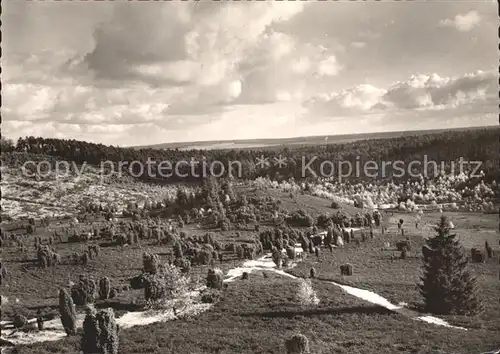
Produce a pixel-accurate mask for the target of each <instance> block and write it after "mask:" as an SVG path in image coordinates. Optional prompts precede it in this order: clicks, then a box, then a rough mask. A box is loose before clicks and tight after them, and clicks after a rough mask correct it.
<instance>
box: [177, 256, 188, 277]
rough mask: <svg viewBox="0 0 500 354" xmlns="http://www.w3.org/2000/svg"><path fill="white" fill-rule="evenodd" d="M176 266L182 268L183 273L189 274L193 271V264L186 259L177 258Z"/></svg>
mask: <svg viewBox="0 0 500 354" xmlns="http://www.w3.org/2000/svg"><path fill="white" fill-rule="evenodd" d="M174 265H175V266H176V267H178V268H180V270H181V272H182V273H189V271H190V270H191V262H190V261H189V259H187V258H186V257H183V258H176V259H175V260H174Z"/></svg>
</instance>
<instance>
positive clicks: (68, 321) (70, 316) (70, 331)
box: [59, 289, 76, 336]
mask: <svg viewBox="0 0 500 354" xmlns="http://www.w3.org/2000/svg"><path fill="white" fill-rule="evenodd" d="M59 314H60V316H61V323H62V325H63V328H64V331H65V332H66V334H67V335H68V336H72V335H75V334H76V309H75V304H74V303H73V300H72V298H71V296H69V294H68V292H67V291H66V289H61V290H59Z"/></svg>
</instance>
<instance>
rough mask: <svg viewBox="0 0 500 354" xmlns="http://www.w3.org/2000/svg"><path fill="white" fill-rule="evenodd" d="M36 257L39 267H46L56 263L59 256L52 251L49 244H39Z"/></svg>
mask: <svg viewBox="0 0 500 354" xmlns="http://www.w3.org/2000/svg"><path fill="white" fill-rule="evenodd" d="M37 258H38V264H39V265H40V267H42V268H47V267H50V266H53V265H55V264H57V263H58V261H59V260H60V259H61V256H59V255H58V254H57V253H55V252H53V251H52V250H51V249H50V248H49V246H40V247H39V248H38V251H37Z"/></svg>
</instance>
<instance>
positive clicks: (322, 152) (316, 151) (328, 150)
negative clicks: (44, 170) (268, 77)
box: [1, 128, 500, 182]
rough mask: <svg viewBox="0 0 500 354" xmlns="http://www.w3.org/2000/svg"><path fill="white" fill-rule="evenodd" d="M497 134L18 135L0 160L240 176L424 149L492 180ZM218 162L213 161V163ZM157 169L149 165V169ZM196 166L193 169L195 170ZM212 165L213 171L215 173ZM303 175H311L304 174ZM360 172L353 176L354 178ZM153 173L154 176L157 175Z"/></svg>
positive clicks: (402, 156)
mask: <svg viewBox="0 0 500 354" xmlns="http://www.w3.org/2000/svg"><path fill="white" fill-rule="evenodd" d="M499 136H500V128H484V129H477V130H470V131H452V130H450V131H448V132H441V133H430V134H419V135H414V136H403V137H397V138H388V139H367V140H359V141H354V142H349V143H337V144H324V145H309V146H297V147H272V148H251V149H233V150H197V149H193V150H178V149H153V148H143V149H137V148H121V147H115V146H106V145H103V144H94V143H89V142H85V141H77V140H67V139H46V138H41V137H33V136H30V137H25V138H19V139H18V140H17V142H16V143H14V142H12V141H9V140H6V139H3V138H2V146H1V148H2V163H4V164H8V165H12V164H14V165H19V166H20V164H22V163H23V161H26V160H29V159H30V158H29V156H33V155H37V156H38V158H39V157H40V155H45V156H46V157H49V158H50V159H51V160H53V161H55V160H65V161H74V162H75V163H76V164H82V163H84V162H86V163H87V164H88V165H99V164H100V163H101V162H103V161H112V162H114V163H116V164H118V162H121V161H122V162H123V161H128V162H129V163H130V162H132V161H140V162H143V163H144V162H146V161H147V160H148V158H149V159H150V160H152V161H156V162H161V161H169V162H170V163H171V164H172V165H173V166H175V164H176V163H178V162H179V161H190V160H191V159H193V160H195V161H202V160H204V161H206V165H207V166H209V165H210V164H211V163H212V162H213V161H220V162H221V163H222V164H223V165H224V166H225V171H228V164H229V163H230V162H231V161H239V163H241V167H242V168H241V170H242V175H241V177H242V178H244V179H254V178H256V177H269V178H271V179H276V180H282V179H289V178H292V177H293V178H295V179H296V180H301V179H304V178H303V176H302V167H303V162H304V161H305V162H306V163H307V162H309V161H310V160H311V159H314V162H313V163H311V164H310V165H309V166H310V167H311V169H313V170H315V171H319V168H320V165H321V163H322V162H323V161H330V162H332V163H333V164H335V166H336V165H337V164H338V162H339V161H350V162H351V163H352V164H354V163H356V161H360V162H361V163H364V162H365V161H376V162H378V163H381V162H382V161H397V160H400V161H403V162H405V163H406V164H407V163H409V162H411V161H414V160H418V161H423V157H424V155H427V159H428V160H429V161H436V162H438V163H440V162H441V161H446V162H450V161H458V159H459V158H460V157H463V158H464V159H465V160H468V161H482V162H483V165H482V167H481V168H482V170H483V171H484V172H485V173H486V179H487V180H491V179H494V178H495V177H497V176H498V175H499V172H500V171H499V159H498V157H499ZM261 156H265V157H267V158H269V160H268V161H270V162H271V161H273V159H274V158H278V157H279V156H281V157H282V158H283V159H286V160H285V161H286V166H277V165H275V164H273V163H270V164H269V165H268V166H264V167H263V166H260V165H258V164H257V163H258V158H260V157H261ZM215 167H217V165H215ZM202 168H203V167H202V166H197V167H195V168H193V167H191V166H189V165H187V164H182V165H180V167H179V171H180V172H181V173H183V174H187V175H188V176H187V177H176V176H171V177H165V178H163V179H162V178H161V177H158V178H157V179H158V182H160V181H161V182H180V181H195V180H199V179H200V177H196V176H200V175H202V170H201V169H202ZM154 170H155V169H154V168H153V171H154ZM193 171H194V174H193ZM217 171H218V168H214V173H218V172H217ZM132 172H133V173H134V174H135V175H137V174H139V172H140V167H139V166H137V165H136V166H134V168H132ZM138 178H140V179H142V180H144V181H146V180H149V181H151V176H146V175H145V174H144V175H142V176H140V177H138ZM307 178H312V177H311V176H308V177H307ZM356 178H363V176H361V177H352V179H353V180H354V179H356ZM155 179H156V178H155Z"/></svg>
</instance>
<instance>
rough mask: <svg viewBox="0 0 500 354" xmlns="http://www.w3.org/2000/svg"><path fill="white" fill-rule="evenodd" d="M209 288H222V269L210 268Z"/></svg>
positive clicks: (207, 282) (208, 275)
mask: <svg viewBox="0 0 500 354" xmlns="http://www.w3.org/2000/svg"><path fill="white" fill-rule="evenodd" d="M206 284H207V288H210V289H217V290H220V289H222V286H223V279H222V271H221V270H220V269H209V270H208V274H207V281H206Z"/></svg>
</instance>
